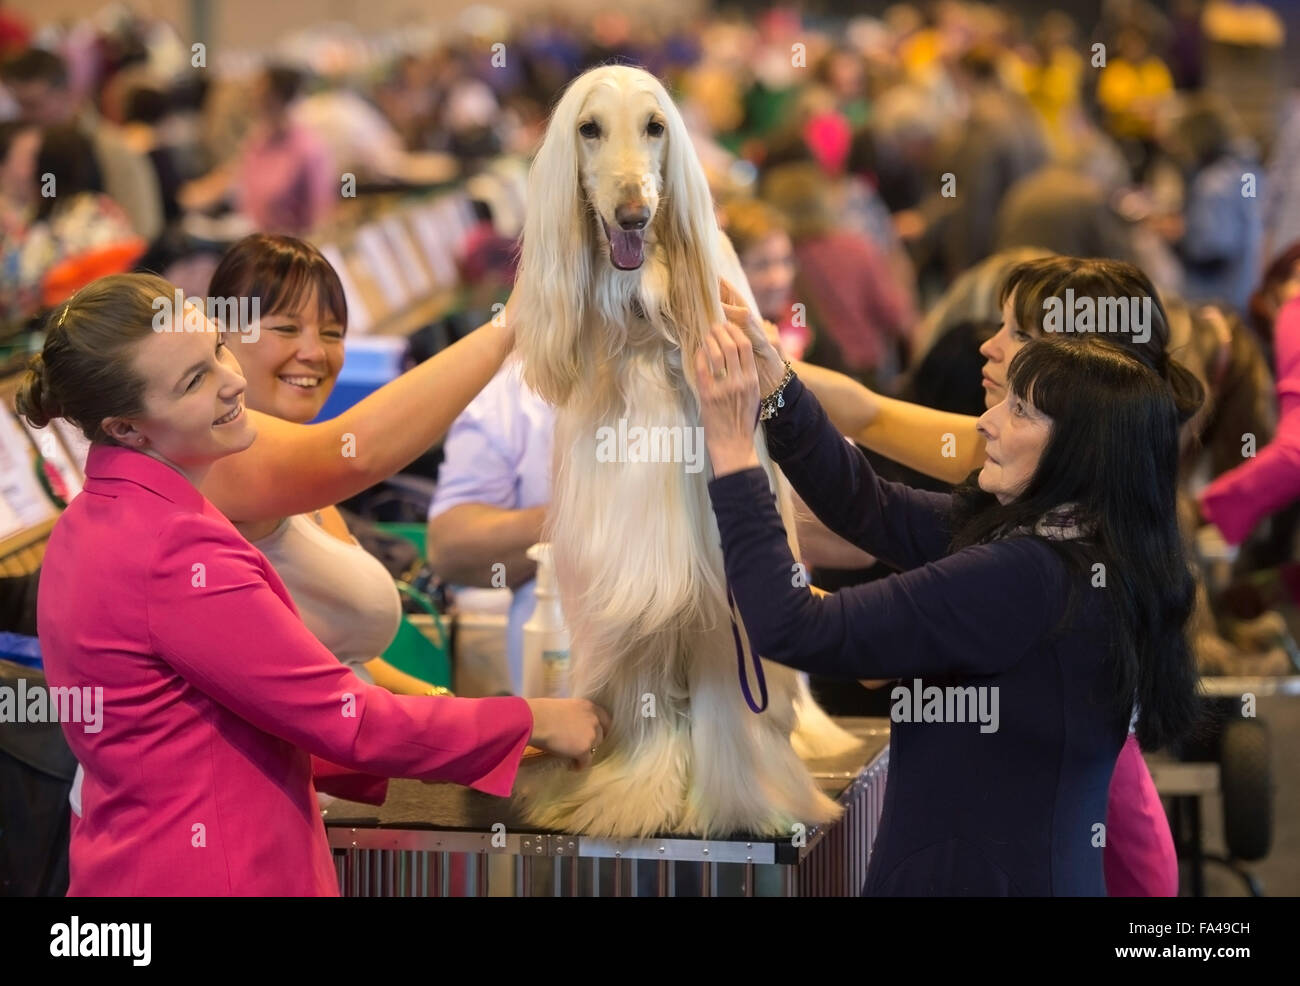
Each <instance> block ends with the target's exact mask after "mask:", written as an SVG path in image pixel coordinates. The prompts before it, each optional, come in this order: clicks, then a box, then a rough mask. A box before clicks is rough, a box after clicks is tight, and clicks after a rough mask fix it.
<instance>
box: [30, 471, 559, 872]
mask: <svg viewBox="0 0 1300 986" xmlns="http://www.w3.org/2000/svg"><path fill="white" fill-rule="evenodd" d="M86 477H87V478H86V485H85V490H84V492H82V493H81V494H80V495H79V496H77V497H76V498H75V499H74V500H73V501H72V503H71V504H70V505H69V507H68V509H67V510H66V511H64V513H63V515H62V516H61V517H60V518H59V520H58V522H57V523H56V524H55V526H54V531H53V533H52V534H51V535H50V540H49V544H48V547H47V549H46V553H45V559H44V564H43V567H42V571H41V581H40V594H39V598H38V603H37V621H38V628H39V632H40V638H41V649H42V652H43V655H44V660H45V673H46V677H47V678H48V680H49V683H50V684H51V685H53V686H57V687H65V688H79V689H84V688H89V689H91V690H92V691H91V692H89V693H86V692H83V695H93V694H94V692H93V690H94V689H96V688H100V689H102V705H101V706H100V708H101V715H100V717H99V721H98V724H97V727H96V723H95V722H94V720H93V719H91V720H90V721H88V722H87V721H85V720H86V719H88V718H90V717H87V716H84V715H83V717H82V719H83V722H82V723H80V724H79V723H77V722H69V721H65V722H63V724H62V725H63V731H64V734H65V735H66V736H67V739H68V745H69V746H70V747H71V748H72V752H73V754H74V755H75V756H76V758H77V759H78V760H79V761H80V762H81V764H82V766H83V767H84V769H85V780H84V783H83V786H82V798H81V801H82V817H81V818H80V820H76V819H75V818H74V821H73V830H72V839H71V848H70V854H69V857H70V858H69V869H70V875H71V884H70V887H69V890H68V893H69V895H71V896H176V895H186V896H221V895H235V896H254V895H255V896H337V895H338V882H337V880H336V878H335V875H334V866H333V863H332V862H331V857H330V850H329V846H328V843H327V841H326V836H325V828H324V825H323V824H322V822H321V817H320V812H319V809H318V806H317V801H316V790H315V786H314V784H313V773H315V774H316V775H317V776H318V777H320V778H321V781H322V783H321V787H322V788H324V787H328V788H329V789H330V790H332V791H335V792H338V793H341V794H345V795H346V796H348V797H359V796H360V797H370V798H371V799H373V797H374V796H381V795H382V791H381V790H380V789H379V788H377V786H376V784H375V780H374V778H373V777H365V776H356V777H354V778H352V783H349V782H348V780H349V779H348V778H347V776H346V775H347V774H348V772H368V773H369V774H372V775H373V774H378V775H383V776H394V777H416V778H420V779H423V780H441V781H454V782H456V783H459V784H465V785H468V786H470V787H473V788H476V789H478V790H480V791H484V792H487V793H489V794H494V795H498V796H505V795H508V794H509V793H510V791H511V788H512V786H513V784H514V779H515V773H516V771H517V770H518V767H519V760H520V757H521V755H522V754H523V750H524V746H525V745H526V744H527V742H528V738H529V735H530V734H531V731H532V724H533V721H532V714H531V711H530V710H529V707H528V704H527V702H525V701H524V700H523V699H521V698H486V699H460V698H426V697H417V696H403V695H394V694H392V693H390V692H388V691H385V690H384V689H382V688H379V687H376V686H374V685H368V684H366V683H365V682H363V681H362V680H361V679H360V678H358V677H357V676H356V675H355V674H354V673H353V672H352V671H351V670H350V669H349V668H348V667H347V666H346V665H344V664H341V663H339V661H338V659H337V658H335V657H334V655H333V654H331V653H330V652H329V651H328V650H326V648H325V647H324V646H323V645H322V644H321V643H320V642H319V641H318V640H317V639H316V638H315V637H313V636H312V634H311V633H310V632H309V631H308V630H307V628H306V626H304V625H303V623H302V620H301V619H299V617H298V614H297V610H296V609H295V608H294V604H293V601H292V599H291V598H290V596H289V593H288V592H287V591H286V590H285V587H284V584H283V583H282V582H281V581H280V578H279V576H278V575H277V574H276V572H275V570H274V569H273V568H272V567H271V565H270V563H269V562H267V560H266V558H265V557H264V556H263V555H262V554H261V553H260V552H259V551H257V549H255V548H254V547H253V546H252V545H250V544H249V543H248V542H247V541H246V540H244V538H243V537H241V536H240V535H239V533H238V532H237V531H236V530H235V528H234V527H233V526H232V525H231V524H230V522H229V521H228V520H227V519H226V518H225V517H224V516H222V515H221V514H220V513H219V512H218V511H217V509H216V508H215V507H214V506H213V505H212V504H211V503H209V502H208V501H207V500H206V499H204V497H203V495H202V494H201V493H199V491H198V490H197V489H195V488H194V486H193V485H191V484H190V483H189V481H188V480H187V479H185V477H184V476H182V475H181V474H180V473H179V472H177V471H175V470H174V469H172V468H171V467H170V466H167V465H166V464H164V463H162V462H160V461H158V460H157V459H154V458H151V457H150V456H148V455H145V454H144V453H142V452H137V451H133V450H130V449H124V448H116V447H106V446H94V447H92V449H91V452H90V456H89V458H88V460H87V463H86ZM92 701H93V700H92ZM313 755H314V756H313ZM327 781H329V782H332V783H327Z"/></svg>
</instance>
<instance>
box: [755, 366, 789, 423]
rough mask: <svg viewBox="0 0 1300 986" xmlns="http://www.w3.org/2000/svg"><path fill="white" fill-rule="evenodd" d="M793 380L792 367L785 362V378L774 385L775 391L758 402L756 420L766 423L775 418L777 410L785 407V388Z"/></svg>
mask: <svg viewBox="0 0 1300 986" xmlns="http://www.w3.org/2000/svg"><path fill="white" fill-rule="evenodd" d="M793 379H794V367H793V366H791V365H790V361H789V360H786V361H785V376H783V377H781V382H780V383H778V384H777V385H776V389H775V390H773V391H772V392H771V393H770V394H768V395H767V396H766V397H764V398H763V399H762V400H761V401H759V402H758V420H759V421H767V420H768V419H770V418H774V417H776V412H777V410H778V409H780V408H783V407H785V388H786V387H787V386H789V384H790V381H791V380H793Z"/></svg>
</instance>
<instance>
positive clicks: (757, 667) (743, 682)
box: [727, 583, 767, 712]
mask: <svg viewBox="0 0 1300 986" xmlns="http://www.w3.org/2000/svg"><path fill="white" fill-rule="evenodd" d="M727 607H728V608H727V614H728V615H729V616H730V617H731V636H732V639H733V640H735V642H736V669H737V670H738V671H739V672H740V690H741V691H743V692H744V693H745V701H746V703H748V705H749V707H750V709H751V710H752V711H754V712H762V711H764V710H765V709H766V708H767V677H766V676H765V675H764V674H763V662H762V659H761V658H760V657H759V656H758V655H757V654H755V653H753V650H754V642H753V641H752V640H751V641H750V642H749V649H750V657H751V658H752V659H753V662H754V676H755V677H756V678H758V694H759V695H760V696H761V697H762V701H763V704H762V705H759V704H758V703H756V702H755V701H754V693H753V692H751V691H750V690H749V676H748V675H746V674H745V647H744V645H743V644H742V643H741V642H740V627H739V626H738V625H737V623H736V601H735V600H734V599H732V598H731V585H730V583H728V584H727Z"/></svg>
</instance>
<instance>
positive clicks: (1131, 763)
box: [1101, 733, 1178, 897]
mask: <svg viewBox="0 0 1300 986" xmlns="http://www.w3.org/2000/svg"><path fill="white" fill-rule="evenodd" d="M1101 859H1102V866H1103V868H1104V869H1105V872H1106V894H1107V895H1108V896H1110V897H1177V896H1178V855H1177V853H1176V852H1175V851H1174V837H1173V834H1172V833H1171V832H1170V831H1169V819H1168V817H1166V815H1165V807H1164V805H1163V804H1161V803H1160V795H1159V794H1157V793H1156V785H1155V782H1154V781H1152V780H1151V771H1149V770H1148V769H1147V764H1146V761H1145V760H1144V759H1142V750H1141V748H1140V747H1139V746H1138V742H1137V737H1136V736H1134V735H1133V734H1132V733H1130V734H1129V737H1128V739H1127V740H1126V741H1125V743H1124V746H1123V747H1122V748H1121V749H1120V751H1119V759H1118V760H1116V761H1115V772H1114V773H1113V774H1111V778H1110V798H1109V800H1108V802H1107V805H1106V847H1105V849H1103V850H1102V854H1101Z"/></svg>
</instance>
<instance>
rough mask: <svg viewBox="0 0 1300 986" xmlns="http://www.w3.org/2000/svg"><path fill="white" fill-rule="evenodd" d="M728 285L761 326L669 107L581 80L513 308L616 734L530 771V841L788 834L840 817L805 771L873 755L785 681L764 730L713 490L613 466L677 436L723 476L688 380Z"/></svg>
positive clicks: (582, 647)
mask: <svg viewBox="0 0 1300 986" xmlns="http://www.w3.org/2000/svg"><path fill="white" fill-rule="evenodd" d="M720 277H725V278H726V279H727V280H728V281H729V282H730V283H731V284H732V285H734V286H735V287H736V288H737V290H738V291H740V292H741V294H742V296H743V297H744V299H745V302H746V304H747V305H749V306H750V309H751V310H756V307H757V306H756V305H755V303H754V298H753V295H752V293H751V292H750V289H749V285H748V282H747V281H746V280H745V278H744V275H743V273H742V272H741V269H740V264H739V261H738V260H737V257H736V253H735V250H734V249H733V248H732V246H731V244H730V242H729V241H728V240H727V239H726V237H725V236H724V235H723V234H722V233H721V232H720V231H719V229H718V225H717V222H716V219H715V217H714V210H713V201H712V197H711V195H710V192H709V187H708V183H707V181H706V178H705V175H704V170H703V168H702V167H701V165H700V162H699V158H698V157H697V156H696V153H695V150H694V148H693V146H692V144H691V140H690V137H689V135H688V134H687V131H686V127H685V125H684V124H683V122H682V118H681V116H680V114H679V113H678V111H677V108H676V107H675V106H674V105H673V102H672V100H671V99H670V98H669V96H668V93H667V92H666V91H665V90H664V87H663V86H662V85H661V84H660V82H659V81H658V80H657V79H656V78H655V77H654V76H652V75H650V74H649V73H647V72H644V71H642V70H640V69H635V68H628V67H624V66H605V67H601V68H597V69H594V70H592V71H589V72H587V73H585V74H584V75H581V76H579V77H578V78H577V79H576V80H574V82H573V83H572V84H571V85H570V86H569V87H568V89H567V90H566V91H565V93H564V95H563V97H562V98H561V99H560V101H559V103H558V104H557V105H556V107H555V110H554V112H553V113H552V116H551V120H550V123H549V126H548V129H547V132H546V136H545V138H544V140H543V142H542V145H541V148H540V150H539V151H538V153H537V156H536V158H535V159H534V161H533V165H532V169H531V171H530V174H529V184H528V199H527V214H526V217H525V222H524V235H523V248H522V258H521V263H520V271H519V276H518V279H517V280H516V284H515V292H516V294H517V297H518V303H517V304H518V310H519V311H520V312H521V313H523V316H524V317H523V320H522V323H521V326H522V327H521V329H520V332H519V338H518V348H519V351H520V355H521V358H522V361H523V368H524V376H525V380H526V381H527V383H528V384H529V386H531V387H532V388H533V389H534V390H535V391H536V392H537V393H538V394H540V395H541V396H542V397H543V398H544V399H545V400H547V401H549V402H550V403H552V404H553V405H555V407H556V431H555V458H554V463H553V470H552V477H553V482H552V500H551V507H550V511H549V515H548V518H547V522H546V535H545V536H546V537H547V539H548V540H549V541H550V542H551V545H552V552H553V556H554V560H555V575H556V579H557V582H558V584H559V589H560V598H561V605H562V607H563V610H564V613H565V618H566V621H567V623H568V627H569V631H570V635H571V640H572V652H571V653H572V678H571V681H572V686H573V694H574V695H576V696H580V697H586V698H590V699H591V700H592V701H594V702H596V703H598V704H600V705H602V706H604V707H605V708H607V709H608V710H609V711H610V714H611V717H612V719H613V726H612V729H611V732H610V733H609V735H608V736H607V737H606V738H605V741H604V743H603V744H602V745H601V747H600V748H599V750H598V751H597V753H596V756H595V758H594V761H593V764H592V766H591V767H590V769H588V770H585V771H581V772H575V771H572V770H569V769H566V768H564V767H562V766H560V765H558V764H556V763H554V762H551V763H549V764H548V763H546V762H545V761H540V762H539V764H535V765H531V766H530V767H529V768H527V769H525V771H524V773H523V774H522V775H521V777H520V782H519V784H518V787H517V790H518V792H519V795H518V796H519V798H520V799H521V803H522V807H523V809H524V814H525V817H526V818H527V819H528V820H529V821H530V822H531V823H533V824H536V825H539V826H544V827H547V828H554V829H560V830H564V831H570V832H579V833H585V834H589V835H598V836H606V837H615V838H630V837H638V836H650V835H654V834H668V833H679V834H693V835H699V836H705V837H710V836H718V835H723V834H731V833H753V834H756V835H760V834H761V835H778V834H790V833H791V831H792V829H793V826H795V824H796V823H804V824H806V825H815V824H822V823H825V822H829V821H831V820H833V819H834V818H836V817H837V816H838V813H839V808H838V806H837V805H836V804H835V803H834V802H833V801H831V799H829V798H828V797H827V796H826V795H825V794H824V793H822V792H821V790H820V789H819V788H818V786H817V785H816V783H815V782H814V780H813V778H812V776H811V775H810V774H809V772H808V770H807V768H805V767H804V765H803V764H802V762H801V761H800V759H799V754H800V753H802V754H804V755H805V756H825V755H829V754H833V753H838V752H843V751H846V750H847V749H849V748H851V747H852V746H854V745H855V744H856V743H857V740H855V739H854V738H853V737H852V736H850V735H849V734H848V733H846V732H844V731H843V730H841V729H840V728H839V727H838V726H836V725H835V724H834V723H833V722H832V721H831V720H830V719H829V717H827V716H826V714H825V712H823V711H822V710H821V709H820V708H819V707H818V706H817V705H816V704H815V702H814V701H813V700H812V696H811V695H810V694H809V692H808V690H807V683H806V680H805V679H804V678H803V677H802V676H800V675H798V674H796V673H795V672H794V671H792V670H790V669H788V668H785V667H782V666H780V665H775V664H769V663H767V662H764V670H765V673H766V679H767V686H768V694H769V704H768V706H767V708H766V710H765V711H763V712H762V713H761V714H755V713H754V712H752V711H751V710H750V708H749V707H747V705H746V701H745V698H744V696H743V693H742V691H741V683H740V681H739V676H738V673H737V663H738V662H737V649H738V646H739V647H743V648H744V656H745V664H746V667H747V668H750V667H751V658H750V654H749V650H748V641H747V639H746V638H745V635H744V630H743V626H742V627H740V632H739V638H737V637H736V635H735V634H734V633H733V626H732V622H731V621H732V618H733V617H732V610H733V607H731V606H729V604H728V598H727V597H728V593H727V589H726V584H725V576H724V573H723V564H722V550H721V545H720V540H719V535H718V529H717V524H716V522H715V520H714V516H713V510H712V507H711V504H710V502H709V494H708V481H709V478H710V477H709V472H708V470H707V469H705V468H703V465H702V464H701V465H700V466H699V467H697V468H695V469H692V468H691V466H690V464H689V463H684V462H683V461H682V459H683V458H685V456H684V455H676V454H675V455H673V456H668V458H675V459H676V460H677V461H671V462H664V461H662V458H664V456H659V457H658V458H659V460H660V461H644V460H645V459H647V458H651V459H654V458H656V457H655V456H653V455H649V456H647V455H646V454H644V453H645V449H642V454H639V455H637V454H627V455H619V456H611V455H609V454H603V455H602V454H601V448H600V445H601V442H602V441H605V440H607V439H608V438H609V437H610V436H611V435H614V434H617V435H620V436H622V435H631V434H634V431H633V430H634V429H637V428H638V427H639V428H644V429H645V430H646V432H645V433H647V434H651V435H655V434H657V435H659V436H661V437H662V436H672V438H673V440H674V441H673V444H672V447H673V449H674V450H677V449H678V448H679V446H678V444H677V443H678V442H681V446H680V447H681V448H689V447H690V443H691V442H692V441H694V442H695V443H696V445H695V447H696V448H698V449H699V455H700V456H701V457H703V458H705V461H707V453H706V452H705V451H704V446H703V433H702V430H701V429H700V428H699V413H698V401H697V395H696V392H695V388H694V381H693V379H692V376H691V374H690V373H688V372H686V371H685V370H684V368H685V367H689V366H691V365H692V364H691V361H692V359H693V358H694V355H695V352H696V350H697V348H698V347H699V346H700V345H701V344H702V343H703V341H704V339H705V337H706V334H707V333H708V331H709V326H710V325H711V324H712V323H714V322H715V321H717V320H719V319H721V318H722V317H723V312H722V308H721V304H720V296H719V278H720ZM620 422H621V425H620ZM620 428H621V429H622V430H620ZM660 429H662V430H660ZM755 443H756V446H757V448H758V452H759V456H760V459H761V461H762V462H763V465H764V468H765V469H766V470H767V472H768V476H769V479H770V480H771V484H772V489H773V491H774V493H775V494H776V496H777V498H778V502H779V506H780V510H781V515H782V517H783V518H784V520H785V522H786V525H785V526H786V530H787V531H788V532H791V546H792V548H796V549H797V545H796V544H795V543H794V539H793V532H794V524H793V513H792V510H791V498H790V493H789V488H788V486H787V484H786V482H785V480H784V479H783V478H782V477H780V476H779V475H778V473H777V471H776V469H775V467H774V466H773V465H772V462H771V459H770V457H769V456H768V454H767V449H766V446H765V443H764V441H763V437H762V432H761V430H759V431H756V433H755ZM664 444H666V443H664ZM628 451H630V450H628ZM629 460H633V461H629ZM635 460H642V461H635ZM795 556H796V557H798V552H797V550H796V552H795ZM795 577H797V576H795ZM735 619H737V620H739V615H738V614H736V616H735ZM738 640H739V641H743V642H744V643H743V644H739V643H738ZM749 673H750V674H751V676H752V674H753V672H752V670H751V671H749ZM792 734H793V735H792ZM795 831H797V830H795Z"/></svg>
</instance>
